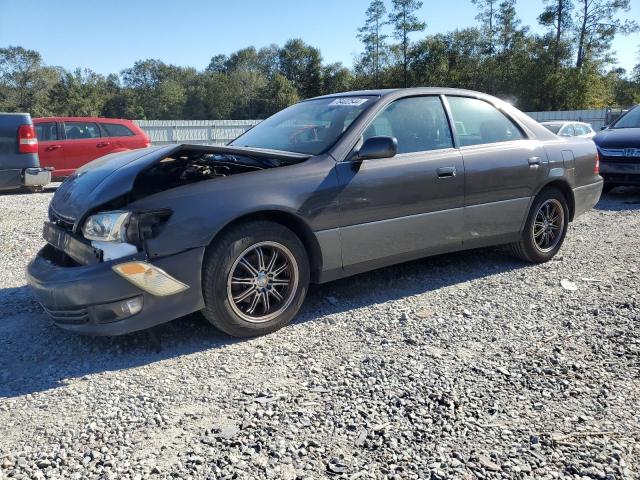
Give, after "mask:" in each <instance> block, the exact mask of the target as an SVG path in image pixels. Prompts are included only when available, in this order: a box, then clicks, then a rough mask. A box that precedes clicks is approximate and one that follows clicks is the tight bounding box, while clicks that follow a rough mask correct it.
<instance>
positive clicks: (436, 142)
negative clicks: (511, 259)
mask: <svg viewBox="0 0 640 480" xmlns="http://www.w3.org/2000/svg"><path fill="white" fill-rule="evenodd" d="M374 136H392V137H396V138H397V140H398V154H397V155H396V156H395V157H393V158H384V159H375V160H364V161H362V162H351V161H349V159H347V160H346V161H343V162H339V163H338V164H337V165H336V170H337V173H338V178H339V181H340V183H341V187H340V188H341V191H340V194H339V197H338V198H339V205H340V214H341V224H342V226H341V228H340V236H341V239H342V252H343V265H344V267H345V269H347V270H349V269H353V270H364V269H367V268H370V267H375V266H376V265H379V264H385V263H391V262H393V261H397V260H402V259H406V258H411V257H416V256H422V255H426V254H429V253H437V252H440V251H444V250H447V249H451V248H456V247H460V246H461V245H462V233H463V230H462V228H463V202H464V167H463V164H462V157H461V155H460V152H459V151H458V150H456V149H455V148H453V139H452V136H451V130H450V127H449V124H448V121H447V117H446V114H445V110H444V105H443V103H442V100H441V98H440V97H439V96H419V97H409V98H401V99H398V100H395V101H394V102H392V103H390V104H389V105H388V106H387V107H385V108H384V109H383V110H382V111H381V112H380V113H379V114H378V115H377V116H376V118H375V119H374V120H373V121H372V123H371V124H370V125H369V127H368V128H367V130H366V131H365V132H364V135H363V141H364V140H366V139H367V138H369V137H374ZM359 265H360V266H361V267H358V266H359Z"/></svg>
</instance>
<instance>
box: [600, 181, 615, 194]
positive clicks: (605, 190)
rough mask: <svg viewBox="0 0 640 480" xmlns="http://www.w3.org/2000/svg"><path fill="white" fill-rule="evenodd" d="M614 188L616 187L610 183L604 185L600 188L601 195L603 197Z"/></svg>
mask: <svg viewBox="0 0 640 480" xmlns="http://www.w3.org/2000/svg"><path fill="white" fill-rule="evenodd" d="M616 187H617V185H612V184H611V183H605V184H604V185H603V186H602V193H603V194H604V195H606V194H607V193H609V192H610V191H611V190H613V189H614V188H616Z"/></svg>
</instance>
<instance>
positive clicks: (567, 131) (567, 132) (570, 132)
mask: <svg viewBox="0 0 640 480" xmlns="http://www.w3.org/2000/svg"><path fill="white" fill-rule="evenodd" d="M575 134H576V131H575V130H574V129H573V125H571V124H569V125H567V126H566V127H564V128H563V129H562V131H561V132H560V135H562V136H563V137H573V136H575Z"/></svg>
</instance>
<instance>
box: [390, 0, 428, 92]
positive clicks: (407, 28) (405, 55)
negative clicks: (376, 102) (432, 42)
mask: <svg viewBox="0 0 640 480" xmlns="http://www.w3.org/2000/svg"><path fill="white" fill-rule="evenodd" d="M392 5H393V10H392V12H391V14H390V15H389V23H390V24H391V25H393V36H394V37H395V38H396V39H397V40H399V41H400V45H399V47H400V51H401V54H402V70H403V78H404V82H403V84H404V86H405V87H407V86H408V84H409V47H410V46H411V40H410V39H409V34H411V33H412V32H421V31H423V30H424V29H425V28H426V26H427V24H426V23H424V22H421V21H420V20H419V19H418V17H417V16H416V15H415V12H416V11H417V10H419V9H420V8H421V7H422V2H421V1H418V0H392Z"/></svg>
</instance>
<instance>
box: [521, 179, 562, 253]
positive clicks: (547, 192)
mask: <svg viewBox="0 0 640 480" xmlns="http://www.w3.org/2000/svg"><path fill="white" fill-rule="evenodd" d="M568 225H569V207H568V206H567V199H566V197H565V196H564V194H563V193H562V192H561V191H560V190H558V189H557V188H553V187H550V188H545V189H544V190H543V191H542V192H540V193H539V194H538V196H537V197H536V199H535V200H534V202H533V205H532V206H531V210H530V211H529V215H528V217H527V222H526V224H525V227H524V231H523V232H522V238H521V240H520V241H519V242H515V243H512V244H511V251H512V252H513V254H514V255H515V256H517V257H519V258H521V259H522V260H525V261H527V262H531V263H542V262H547V261H549V260H551V259H552V258H553V257H554V256H555V254H556V253H558V250H560V247H561V246H562V243H563V242H564V238H565V235H566V234H567V227H568Z"/></svg>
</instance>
